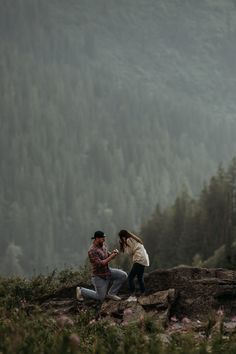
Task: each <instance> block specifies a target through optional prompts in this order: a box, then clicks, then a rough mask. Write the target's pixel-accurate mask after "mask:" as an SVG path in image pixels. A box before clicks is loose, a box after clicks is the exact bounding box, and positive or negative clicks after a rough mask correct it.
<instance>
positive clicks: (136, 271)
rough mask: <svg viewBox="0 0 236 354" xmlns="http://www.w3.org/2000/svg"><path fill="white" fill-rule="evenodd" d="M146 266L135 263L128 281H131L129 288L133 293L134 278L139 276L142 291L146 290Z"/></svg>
mask: <svg viewBox="0 0 236 354" xmlns="http://www.w3.org/2000/svg"><path fill="white" fill-rule="evenodd" d="M144 268H145V266H144V265H142V264H139V263H134V264H133V267H132V269H131V271H130V273H129V275H128V282H129V289H130V291H131V293H134V292H135V285H134V278H135V277H136V276H137V278H138V284H139V288H140V291H141V293H144V292H145V286H144V281H143V273H144Z"/></svg>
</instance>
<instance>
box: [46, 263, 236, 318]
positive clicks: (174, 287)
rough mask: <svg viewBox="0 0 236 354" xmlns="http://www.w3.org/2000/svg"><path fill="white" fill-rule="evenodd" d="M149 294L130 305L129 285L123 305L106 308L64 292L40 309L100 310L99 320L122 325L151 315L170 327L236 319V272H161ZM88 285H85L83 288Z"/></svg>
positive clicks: (149, 283)
mask: <svg viewBox="0 0 236 354" xmlns="http://www.w3.org/2000/svg"><path fill="white" fill-rule="evenodd" d="M145 283H146V288H147V294H146V295H145V296H140V297H138V298H137V301H134V302H132V301H131V302H129V301H127V298H128V288H127V284H124V286H123V288H122V289H121V291H120V294H121V298H122V300H121V301H118V302H115V301H111V300H106V301H105V302H104V303H103V304H102V305H101V304H99V303H98V302H96V301H92V300H88V299H86V300H85V301H84V302H83V303H78V302H77V301H76V299H75V287H76V285H78V284H76V285H75V286H74V287H70V288H64V289H61V290H60V291H58V292H57V293H54V294H52V295H50V296H48V297H47V298H44V299H39V302H40V306H41V307H42V308H43V309H44V310H47V311H50V312H51V313H55V315H56V314H60V313H61V314H63V313H64V314H65V313H76V312H78V311H80V310H81V309H83V308H86V307H89V308H91V307H94V308H95V309H97V314H98V315H97V317H98V318H99V317H102V318H106V317H107V318H109V319H113V320H114V321H116V322H118V323H123V322H125V323H126V322H130V321H135V320H137V319H138V318H139V319H140V318H142V317H143V316H144V314H148V316H149V317H150V318H153V319H155V320H157V321H159V322H160V323H161V324H162V325H166V323H167V322H168V321H170V319H171V318H172V319H173V318H175V319H177V322H178V321H182V320H184V319H186V318H187V319H188V320H189V321H198V320H199V321H204V320H206V319H207V318H209V316H210V315H212V314H213V313H217V312H219V309H220V311H223V313H224V316H225V317H228V318H230V317H231V318H232V317H234V316H235V315H236V272H235V271H231V270H226V269H206V268H193V267H176V268H172V269H159V270H156V271H153V272H151V273H149V274H147V275H146V277H145ZM79 285H81V284H79ZM83 285H85V284H83Z"/></svg>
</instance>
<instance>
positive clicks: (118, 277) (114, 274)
mask: <svg viewBox="0 0 236 354" xmlns="http://www.w3.org/2000/svg"><path fill="white" fill-rule="evenodd" d="M109 269H110V271H111V275H110V276H108V277H106V278H105V279H103V278H100V277H98V276H94V277H92V283H93V285H94V288H95V290H90V289H86V288H81V294H82V295H83V296H84V297H90V298H92V299H94V300H100V301H103V300H104V299H105V297H106V294H107V289H108V286H109V284H110V283H112V285H111V287H110V289H109V294H112V295H116V294H117V293H118V291H119V289H120V287H121V285H122V284H123V283H124V281H125V280H126V279H127V277H128V275H127V273H126V272H124V271H123V270H121V269H115V268H109Z"/></svg>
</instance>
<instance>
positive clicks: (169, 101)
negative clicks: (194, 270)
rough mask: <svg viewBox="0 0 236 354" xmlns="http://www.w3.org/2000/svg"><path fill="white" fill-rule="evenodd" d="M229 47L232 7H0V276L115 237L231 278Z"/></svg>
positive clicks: (157, 256)
mask: <svg viewBox="0 0 236 354" xmlns="http://www.w3.org/2000/svg"><path fill="white" fill-rule="evenodd" d="M235 41H236V3H235V1H233V0H224V1H220V0H198V1H195V0H158V1H156V0H145V1H144V0H119V1H117V0H109V1H108V0H99V1H96V0H50V1H49V0H0V53H1V55H0V274H4V275H11V274H17V275H24V276H25V275H26V276H28V275H32V274H35V273H39V272H47V271H48V270H52V269H54V268H59V269H61V268H63V267H64V266H65V265H69V266H71V265H73V266H79V265H80V264H83V262H84V261H85V259H86V255H87V248H88V245H89V244H90V242H91V236H93V233H94V231H95V230H97V229H102V230H104V231H105V232H106V233H107V234H108V235H109V240H110V241H111V242H115V240H116V235H117V233H118V231H119V230H120V229H123V228H127V229H131V230H133V231H134V232H137V233H140V234H141V235H142V236H143V238H144V240H145V243H146V245H147V248H148V250H149V252H150V256H151V260H152V267H153V268H155V267H169V266H173V265H178V264H195V263H198V264H199V262H200V263H201V262H204V260H206V259H207V258H208V257H210V256H212V254H213V253H214V251H215V250H217V249H218V248H219V247H221V246H222V245H225V248H226V255H227V262H228V263H226V264H225V265H226V266H229V267H233V266H234V263H235V260H234V259H233V255H231V254H230V245H231V244H232V242H233V241H234V236H235V232H234V222H233V219H234V213H235V209H234V195H235V169H236V167H235V164H236V163H235V159H234V157H235V156H236V139H235V136H236V103H235V96H234V94H235V91H236V75H235V73H236V61H235V57H236V45H235V44H236V43H235ZM194 262H195V263H194Z"/></svg>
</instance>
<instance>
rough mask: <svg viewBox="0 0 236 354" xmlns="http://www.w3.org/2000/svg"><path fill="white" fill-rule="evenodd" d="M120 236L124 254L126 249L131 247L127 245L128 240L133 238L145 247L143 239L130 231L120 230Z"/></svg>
mask: <svg viewBox="0 0 236 354" xmlns="http://www.w3.org/2000/svg"><path fill="white" fill-rule="evenodd" d="M118 235H119V237H120V241H119V242H120V250H121V251H122V252H124V250H125V247H129V245H128V243H127V239H128V238H132V239H133V240H135V241H137V242H138V243H141V244H142V245H143V241H142V240H141V238H140V237H138V236H137V235H135V234H133V233H132V232H130V231H128V230H120V232H119V234H118Z"/></svg>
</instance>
